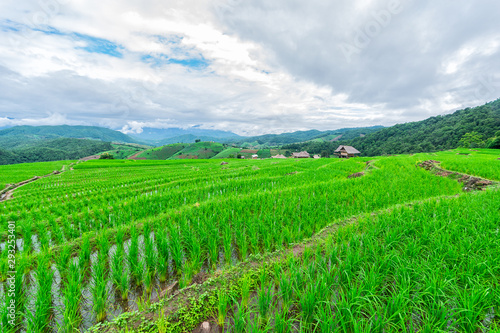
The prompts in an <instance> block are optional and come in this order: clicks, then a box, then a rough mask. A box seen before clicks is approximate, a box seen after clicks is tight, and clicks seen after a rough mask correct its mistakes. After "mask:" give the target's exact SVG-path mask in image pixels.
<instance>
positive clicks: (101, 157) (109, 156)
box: [99, 153, 115, 160]
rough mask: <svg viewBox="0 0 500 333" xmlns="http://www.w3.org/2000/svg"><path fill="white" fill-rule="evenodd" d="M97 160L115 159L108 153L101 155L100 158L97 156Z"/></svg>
mask: <svg viewBox="0 0 500 333" xmlns="http://www.w3.org/2000/svg"><path fill="white" fill-rule="evenodd" d="M99 159H101V160H113V159H115V158H114V156H113V155H111V154H110V153H103V154H101V156H99Z"/></svg>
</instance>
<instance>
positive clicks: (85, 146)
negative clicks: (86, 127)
mask: <svg viewBox="0 0 500 333" xmlns="http://www.w3.org/2000/svg"><path fill="white" fill-rule="evenodd" d="M111 149H113V146H112V145H111V143H109V142H102V141H97V140H85V139H73V138H59V139H53V140H39V141H31V142H30V144H29V145H25V146H23V147H22V148H16V149H9V150H6V149H0V165H4V164H16V163H26V162H45V161H58V160H76V159H79V158H82V157H85V156H89V155H94V154H98V153H100V152H103V151H107V150H111Z"/></svg>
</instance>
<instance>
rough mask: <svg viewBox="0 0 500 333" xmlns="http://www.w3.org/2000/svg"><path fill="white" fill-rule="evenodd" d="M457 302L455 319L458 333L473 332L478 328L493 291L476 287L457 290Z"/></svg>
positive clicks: (490, 302) (489, 303)
mask: <svg viewBox="0 0 500 333" xmlns="http://www.w3.org/2000/svg"><path fill="white" fill-rule="evenodd" d="M456 292H457V294H458V300H457V303H458V304H457V309H456V314H455V318H456V321H457V326H458V329H459V330H460V331H463V332H474V331H477V330H478V329H479V328H480V323H481V321H482V320H483V319H484V317H485V314H486V312H487V310H488V309H489V308H490V306H491V304H492V299H493V291H492V290H490V289H489V288H484V287H480V286H478V285H475V286H473V287H472V288H464V289H462V288H457V291H456Z"/></svg>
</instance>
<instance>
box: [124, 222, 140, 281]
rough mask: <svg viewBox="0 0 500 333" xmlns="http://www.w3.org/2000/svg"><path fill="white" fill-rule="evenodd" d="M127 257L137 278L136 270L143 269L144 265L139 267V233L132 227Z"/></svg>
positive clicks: (132, 272)
mask: <svg viewBox="0 0 500 333" xmlns="http://www.w3.org/2000/svg"><path fill="white" fill-rule="evenodd" d="M127 259H128V267H129V269H130V273H131V274H132V275H133V276H134V277H135V278H137V276H136V272H139V271H142V267H139V235H138V234H137V231H136V230H135V228H132V229H131V232H130V246H129V248H128V256H127ZM139 278H140V277H139Z"/></svg>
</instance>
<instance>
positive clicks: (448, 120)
mask: <svg viewBox="0 0 500 333" xmlns="http://www.w3.org/2000/svg"><path fill="white" fill-rule="evenodd" d="M498 128H500V100H496V101H494V102H491V103H487V104H486V105H483V106H478V107H475V108H467V109H464V110H459V111H456V112H455V113H453V114H448V115H444V116H436V117H431V118H428V119H426V120H423V121H418V122H410V123H406V124H398V125H395V126H392V127H388V128H384V129H381V130H379V131H377V132H375V133H371V134H367V135H366V136H365V137H360V138H356V139H352V140H344V138H342V139H341V141H337V142H322V143H320V142H303V143H296V144H290V145H287V146H284V147H283V148H284V149H290V150H294V151H302V150H307V151H308V152H309V153H312V154H320V153H322V152H323V151H326V152H328V154H329V155H331V153H332V152H333V150H335V149H336V148H337V147H338V146H339V145H350V146H353V147H355V148H356V149H358V150H359V151H360V152H361V153H362V155H363V156H380V155H385V154H407V153H419V152H431V151H436V150H446V149H452V148H457V147H458V146H459V145H460V139H461V138H462V137H463V136H464V135H465V134H466V133H471V132H477V133H479V134H480V135H483V137H484V138H490V137H493V136H494V134H495V132H496V131H498ZM496 144H497V143H496ZM496 144H495V146H494V147H496ZM490 147H491V148H493V146H490Z"/></svg>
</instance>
